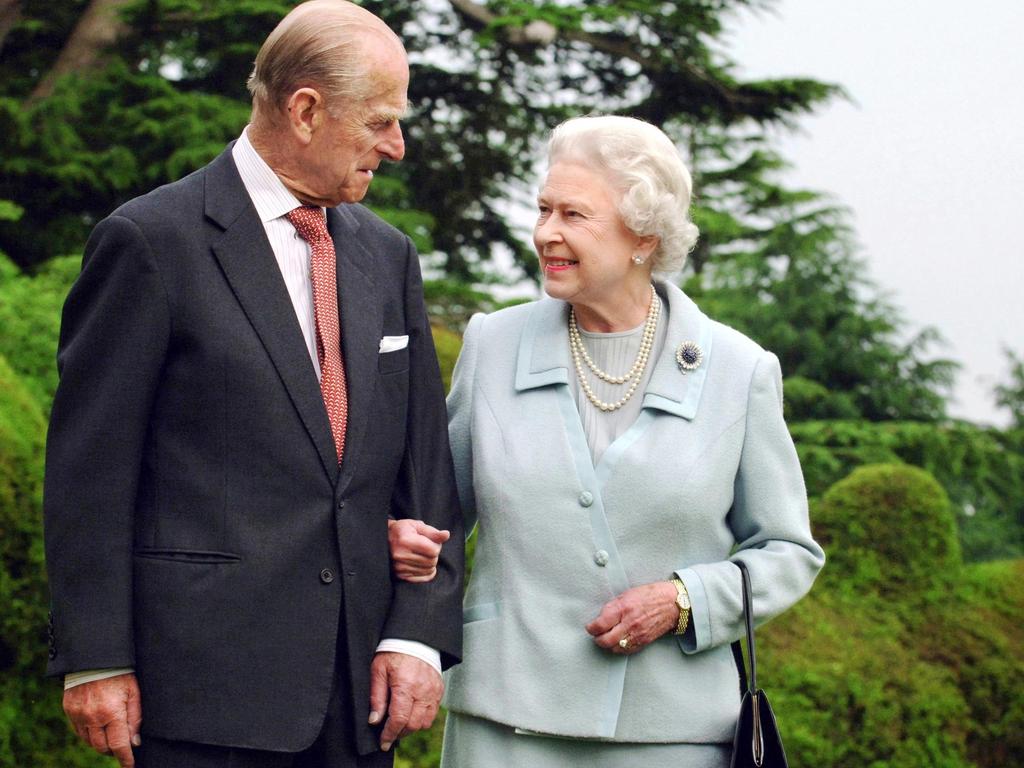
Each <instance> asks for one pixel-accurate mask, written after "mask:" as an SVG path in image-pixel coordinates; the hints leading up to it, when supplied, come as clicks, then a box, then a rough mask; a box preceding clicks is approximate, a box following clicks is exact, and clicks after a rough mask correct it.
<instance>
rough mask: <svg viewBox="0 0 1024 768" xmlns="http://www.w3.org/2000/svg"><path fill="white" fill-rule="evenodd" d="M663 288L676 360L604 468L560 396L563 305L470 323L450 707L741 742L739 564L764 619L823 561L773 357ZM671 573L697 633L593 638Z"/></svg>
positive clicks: (664, 369)
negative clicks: (691, 362) (629, 596)
mask: <svg viewBox="0 0 1024 768" xmlns="http://www.w3.org/2000/svg"><path fill="white" fill-rule="evenodd" d="M657 288H658V291H659V293H660V294H661V295H662V298H663V300H665V301H666V303H667V306H668V309H669V315H668V322H669V327H668V337H667V340H666V342H665V348H664V352H663V354H662V355H661V356H660V358H659V359H657V360H656V361H652V364H654V365H655V366H656V367H655V369H654V371H653V373H652V376H651V379H650V382H649V384H648V386H647V389H646V391H645V392H644V394H643V410H642V411H641V414H640V416H639V418H638V419H637V421H636V422H635V423H634V424H633V426H632V427H630V428H629V429H628V430H627V431H626V432H625V433H624V434H623V435H622V436H620V437H619V438H618V439H617V440H616V441H615V442H614V443H613V444H612V445H611V446H609V448H608V449H607V451H606V452H605V453H604V456H603V457H602V460H601V462H600V463H599V464H598V466H596V467H595V466H594V465H593V463H592V461H591V458H590V451H589V449H588V447H587V441H586V437H585V435H584V432H583V427H582V424H581V422H580V418H579V414H578V412H577V409H576V403H575V400H574V399H573V396H572V395H571V393H570V389H569V387H568V382H569V377H570V376H573V375H575V373H574V372H573V370H572V366H571V358H570V355H569V342H568V335H567V317H568V305H567V304H566V303H564V302H562V301H556V300H553V299H548V298H545V299H542V300H541V301H538V302H533V303H531V304H525V305H521V306H517V307H512V308H510V309H505V310H502V311H500V312H496V313H494V314H492V315H487V316H484V315H476V316H474V317H473V319H472V320H471V321H470V323H469V327H468V328H467V329H466V334H465V339H464V346H463V349H462V354H461V355H460V357H459V362H458V364H457V365H456V368H455V376H454V383H453V386H452V391H451V394H450V396H449V398H448V411H449V433H450V436H451V445H452V451H453V454H454V458H455V468H456V477H457V480H458V485H459V494H460V497H461V501H462V505H463V511H464V514H465V515H466V516H467V519H466V530H467V531H469V530H471V528H472V526H473V524H474V523H477V524H478V526H479V540H478V541H477V548H476V563H475V567H474V571H473V575H472V579H471V581H470V584H469V587H468V591H467V594H466V600H465V619H464V620H465V625H464V635H463V642H464V652H463V658H464V661H463V662H462V664H460V665H458V666H457V667H455V668H454V669H452V670H450V672H449V673H448V677H447V688H448V692H447V694H446V698H445V704H446V706H447V707H448V708H449V709H451V710H454V711H457V712H463V713H467V714H470V715H475V716H478V717H484V718H488V719H490V720H495V721H498V722H501V723H506V724H508V725H511V726H514V727H517V728H521V729H524V730H528V731H537V732H541V733H550V734H558V735H562V736H574V737H583V738H596V739H614V740H616V741H634V742H724V741H730V740H731V739H732V733H733V728H734V725H735V721H736V715H737V712H738V710H739V686H738V682H737V674H736V666H735V663H734V661H733V656H732V653H731V651H730V648H729V644H730V643H731V642H732V641H734V640H736V639H737V638H738V637H739V636H740V634H741V632H742V604H741V591H740V572H739V569H738V568H737V567H736V566H735V564H734V563H733V562H731V560H734V559H742V560H743V561H744V562H745V563H746V564H747V566H748V568H749V570H750V576H751V580H752V583H753V587H754V608H755V620H756V621H759V622H760V621H764V620H766V619H768V618H770V617H772V616H775V615H776V614H778V613H781V612H782V611H784V610H786V609H787V608H789V607H790V606H791V605H793V603H795V602H796V601H797V600H799V599H800V597H802V596H803V595H804V594H805V593H806V592H807V591H808V589H810V587H811V584H812V582H813V581H814V578H815V576H816V574H817V573H818V571H819V570H820V569H821V567H822V565H823V563H824V553H823V552H822V550H821V548H820V547H819V546H818V545H817V544H816V543H815V542H814V540H813V539H812V537H811V532H810V527H809V525H808V518H807V498H806V492H805V489H804V483H803V476H802V474H801V472H800V465H799V463H798V461H797V456H796V451H795V450H794V448H793V442H792V440H791V439H790V436H789V432H788V431H787V429H786V425H785V423H784V422H783V419H782V379H781V374H780V371H779V363H778V360H777V359H776V357H775V356H774V355H772V354H771V353H769V352H765V351H764V350H763V349H761V348H760V347H759V346H758V345H757V344H755V343H754V342H753V341H751V340H750V339H748V338H746V337H745V336H743V335H742V334H740V333H738V332H737V331H734V330H732V329H730V328H728V327H726V326H724V325H721V324H720V323H716V322H713V321H712V320H709V319H708V318H707V317H706V316H705V315H704V314H703V313H702V312H701V311H700V310H699V309H698V308H697V306H696V305H695V304H694V303H693V302H692V301H691V300H690V299H689V298H688V297H687V296H685V295H684V294H683V293H682V291H680V290H679V289H678V288H676V287H675V286H673V285H670V284H666V283H658V285H657ZM683 341H694V342H696V343H697V344H699V345H700V347H701V349H702V350H703V352H704V361H703V363H702V364H701V366H700V367H699V368H697V369H696V370H695V371H692V372H689V373H683V372H682V371H681V369H680V368H679V366H678V365H677V363H676V360H675V352H676V348H677V347H678V345H679V344H680V343H681V342H683ZM638 394H639V393H638ZM734 550H735V551H734ZM673 572H674V573H676V574H678V575H679V577H680V578H681V579H682V580H683V582H684V583H685V584H686V588H687V590H688V591H689V593H690V599H691V601H692V604H693V610H692V622H693V627H694V630H693V632H692V633H690V634H692V638H690V637H689V636H688V638H687V640H681V639H680V638H677V637H675V636H673V635H672V634H669V635H665V636H664V637H662V638H660V639H659V640H657V641H655V642H654V643H652V644H651V645H649V646H648V647H646V648H644V649H643V650H642V651H640V652H639V653H637V654H635V655H632V656H619V655H615V654H612V653H609V652H607V651H605V650H602V649H601V648H599V647H598V646H597V645H595V644H594V642H593V640H592V638H591V637H590V636H589V635H588V634H587V632H586V631H585V630H584V625H586V624H587V623H589V622H590V621H592V620H593V619H594V618H595V617H596V616H597V615H598V613H599V612H600V610H601V607H602V606H603V605H604V603H606V602H607V601H608V600H610V599H611V598H613V597H614V596H616V595H618V594H620V593H621V592H623V591H625V590H626V589H628V588H629V587H632V586H637V585H640V584H645V583H649V582H654V581H664V580H667V579H669V578H671V577H672V574H673Z"/></svg>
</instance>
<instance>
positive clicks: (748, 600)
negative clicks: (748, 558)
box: [732, 560, 757, 695]
mask: <svg viewBox="0 0 1024 768" xmlns="http://www.w3.org/2000/svg"><path fill="white" fill-rule="evenodd" d="M733 562H735V563H736V565H737V566H738V567H739V569H740V577H741V579H742V582H743V619H744V622H745V624H746V628H747V655H748V656H749V657H750V681H749V682H748V681H747V669H746V665H745V664H744V663H743V646H742V645H741V644H740V641H739V640H737V641H736V642H735V643H733V644H732V655H733V657H734V658H735V659H736V670H737V672H739V678H740V694H741V695H742V694H744V693H746V692H748V691H749V692H750V693H753V692H754V691H756V690H757V654H756V653H755V649H754V610H753V602H754V601H753V598H752V597H751V589H750V573H749V572H748V571H747V566H746V564H745V563H744V562H743V561H742V560H734V561H733Z"/></svg>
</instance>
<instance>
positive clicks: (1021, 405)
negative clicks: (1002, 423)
mask: <svg viewBox="0 0 1024 768" xmlns="http://www.w3.org/2000/svg"><path fill="white" fill-rule="evenodd" d="M1003 354H1005V355H1006V362H1007V365H1008V366H1009V369H1010V370H1009V381H1007V382H1004V383H1002V384H997V385H996V387H995V392H994V394H995V398H996V405H998V406H999V407H1000V408H1005V409H1006V410H1008V411H1009V412H1010V418H1011V419H1012V423H1013V425H1014V426H1015V427H1016V428H1017V429H1024V358H1022V357H1020V356H1019V355H1017V354H1015V353H1014V351H1013V350H1012V349H1010V348H1008V347H1007V348H1005V349H1004V350H1003Z"/></svg>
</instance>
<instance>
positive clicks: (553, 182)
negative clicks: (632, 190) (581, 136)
mask: <svg viewBox="0 0 1024 768" xmlns="http://www.w3.org/2000/svg"><path fill="white" fill-rule="evenodd" d="M618 200H619V195H618V193H617V191H616V190H614V189H612V188H611V187H610V186H609V185H608V183H607V182H606V181H605V179H604V178H603V177H602V176H601V175H600V174H597V173H594V172H593V171H591V170H589V169H588V168H586V167H585V166H583V165H579V164H576V163H572V162H558V163H556V164H555V165H553V166H552V167H551V170H550V171H548V177H547V179H546V180H545V182H544V188H543V189H541V191H540V194H539V195H538V196H537V207H538V209H539V215H538V216H537V224H536V226H534V229H533V244H534V247H536V249H537V256H538V258H539V259H540V267H541V271H542V273H543V275H544V290H545V291H546V292H547V294H548V295H549V296H551V297H552V298H556V299H562V300H564V301H568V302H569V303H570V304H572V305H573V306H575V307H577V309H579V308H593V309H600V308H604V307H608V306H610V305H614V304H615V302H616V300H617V299H618V298H619V297H620V296H621V295H622V294H623V292H624V291H625V289H626V287H627V285H626V284H627V283H628V282H630V281H633V280H637V279H639V280H640V281H642V283H643V284H644V285H646V284H647V283H648V282H650V268H649V267H646V268H640V267H638V266H637V265H636V264H634V263H633V256H634V254H637V253H640V254H641V255H642V256H644V257H645V258H646V257H647V256H649V255H650V250H651V248H650V247H647V246H646V245H645V242H646V241H649V240H650V239H651V238H641V237H639V236H637V235H636V234H634V233H633V232H631V231H630V230H629V229H627V228H626V225H625V224H624V223H623V222H622V218H621V217H620V216H619V212H618V207H617V204H618Z"/></svg>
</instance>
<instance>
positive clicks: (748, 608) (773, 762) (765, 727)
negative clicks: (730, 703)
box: [729, 561, 789, 768]
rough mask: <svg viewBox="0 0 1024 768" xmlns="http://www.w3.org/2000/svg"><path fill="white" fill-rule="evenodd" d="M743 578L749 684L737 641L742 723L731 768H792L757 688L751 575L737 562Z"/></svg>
mask: <svg viewBox="0 0 1024 768" xmlns="http://www.w3.org/2000/svg"><path fill="white" fill-rule="evenodd" d="M736 565H738V566H739V568H740V573H741V574H742V576H743V616H744V619H745V621H746V624H747V654H748V655H749V656H750V680H749V682H748V680H747V671H746V668H745V667H744V664H743V648H742V646H741V645H740V643H739V641H738V640H737V641H736V642H735V643H733V645H732V652H733V655H734V656H735V657H736V668H737V669H738V671H739V674H740V692H741V695H742V697H743V698H742V700H741V701H740V719H739V720H738V721H737V722H736V735H735V736H734V737H733V740H732V762H731V763H729V766H730V768H789V763H788V762H786V751H785V750H784V749H783V748H782V737H781V736H779V727H778V724H777V723H776V722H775V713H774V712H772V705H771V704H769V703H768V696H767V695H766V694H765V692H764V691H762V690H761V689H760V688H758V687H757V657H756V655H755V653H754V616H753V613H754V612H753V608H752V602H753V601H752V599H751V597H750V574H749V573H747V566H746V565H744V564H743V563H742V562H741V561H736Z"/></svg>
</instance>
